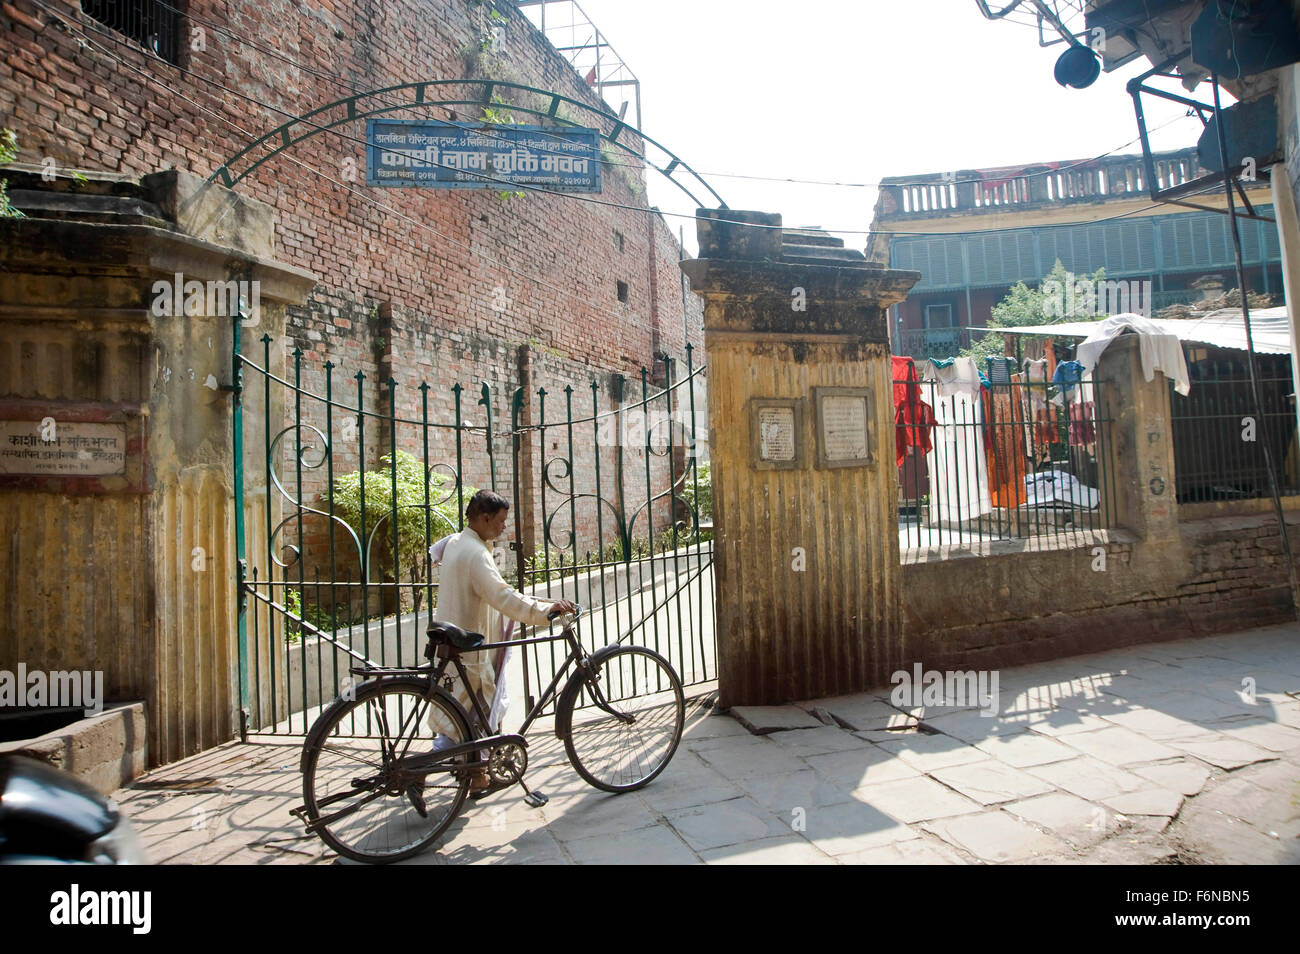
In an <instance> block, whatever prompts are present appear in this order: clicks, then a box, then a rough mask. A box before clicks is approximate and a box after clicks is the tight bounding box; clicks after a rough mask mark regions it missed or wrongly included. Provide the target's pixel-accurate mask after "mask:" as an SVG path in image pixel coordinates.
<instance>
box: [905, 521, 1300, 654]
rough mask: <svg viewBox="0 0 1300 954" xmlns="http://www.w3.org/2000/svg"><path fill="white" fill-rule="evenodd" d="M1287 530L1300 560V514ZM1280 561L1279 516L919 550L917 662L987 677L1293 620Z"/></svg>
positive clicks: (908, 585)
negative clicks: (989, 672)
mask: <svg viewBox="0 0 1300 954" xmlns="http://www.w3.org/2000/svg"><path fill="white" fill-rule="evenodd" d="M1287 529H1288V533H1289V534H1290V538H1291V546H1292V550H1293V552H1300V511H1297V512H1292V513H1288V514H1287ZM1101 554H1104V563H1103V562H1102V560H1101ZM1281 554H1282V548H1281V538H1280V537H1279V536H1278V532H1277V524H1276V521H1275V519H1274V518H1273V516H1272V515H1271V514H1261V515H1258V516H1237V517H1219V518H1213V519H1203V520H1192V521H1183V522H1182V523H1181V524H1179V535H1178V537H1177V538H1174V539H1160V540H1152V541H1144V540H1141V539H1139V538H1137V537H1136V536H1135V535H1133V534H1131V533H1127V532H1125V531H1119V530H1111V531H1102V532H1097V533H1094V534H1091V535H1089V539H1087V540H1081V541H1075V545H1073V546H1067V547H1063V548H1057V549H1050V548H1046V547H1039V548H1037V549H1035V548H1032V547H1028V546H1023V545H1022V546H1005V545H1004V546H1002V547H1001V548H993V549H989V550H988V551H987V552H985V553H983V554H977V553H975V552H973V551H967V552H966V554H962V552H961V551H956V550H955V549H954V550H949V551H929V552H924V553H921V552H917V551H912V552H910V553H907V554H905V557H904V559H905V560H906V561H909V562H906V563H905V565H904V566H903V568H902V570H903V587H902V592H903V618H904V631H905V633H906V643H905V644H906V645H907V647H908V650H909V655H910V656H911V657H912V659H910V660H909V662H921V663H923V664H924V665H925V666H926V667H928V668H934V669H970V668H979V669H988V668H995V667H999V666H1013V665H1019V664H1022V663H1029V662H1038V661H1042V660H1048V659H1055V658H1059V657H1062V656H1072V655H1078V654H1082V653H1091V652H1097V651H1099V650H1103V649H1113V648H1116V647H1121V646H1128V645H1134V644H1138V643H1147V642H1152V641H1155V640H1160V639H1162V638H1168V639H1184V638H1186V637H1187V636H1189V635H1210V634H1213V633H1220V632H1225V631H1231V630H1237V629H1245V628H1249V627H1252V626H1260V625H1265V624H1271V623H1277V622H1280V621H1285V620H1288V619H1293V618H1294V616H1293V613H1292V609H1291V601H1290V596H1289V593H1288V587H1289V583H1288V579H1287V573H1286V568H1285V566H1284V564H1283V558H1282V555H1281ZM1103 566H1104V568H1102V567H1103Z"/></svg>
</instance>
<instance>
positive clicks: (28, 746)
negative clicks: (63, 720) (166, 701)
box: [0, 702, 148, 795]
mask: <svg viewBox="0 0 1300 954" xmlns="http://www.w3.org/2000/svg"><path fill="white" fill-rule="evenodd" d="M147 745H148V733H147V732H146V731H145V717H144V703H143V702H126V703H122V704H120V705H115V706H109V707H108V708H106V709H105V710H104V711H103V712H101V713H99V714H98V715H94V716H90V717H89V718H86V719H80V720H78V721H76V722H74V723H72V724H71V725H68V726H64V727H63V728H61V729H55V730H54V731H53V732H47V733H46V734H45V735H42V736H38V737H37V738H34V739H23V740H21V741H18V742H2V743H0V754H4V755H10V754H12V755H26V756H29V757H31V758H34V759H39V760H40V761H42V762H48V763H49V764H50V765H53V766H54V767H55V768H57V769H62V770H63V771H65V772H69V773H71V774H72V775H74V776H76V777H77V778H79V779H80V780H81V781H83V782H85V783H86V784H87V785H89V786H90V787H91V788H93V789H95V790H96V791H98V792H100V793H102V794H104V795H108V794H110V793H111V792H115V791H117V790H118V789H119V788H121V787H122V786H123V785H126V784H127V783H128V782H130V781H131V780H132V779H134V778H136V777H137V776H139V775H141V774H142V773H143V772H144V771H145V768H146V767H147V766H146V760H147V756H148V748H147Z"/></svg>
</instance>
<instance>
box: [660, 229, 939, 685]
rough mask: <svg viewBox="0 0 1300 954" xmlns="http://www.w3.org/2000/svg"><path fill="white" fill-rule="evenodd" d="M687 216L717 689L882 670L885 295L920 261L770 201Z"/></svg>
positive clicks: (891, 547)
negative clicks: (860, 247) (883, 256)
mask: <svg viewBox="0 0 1300 954" xmlns="http://www.w3.org/2000/svg"><path fill="white" fill-rule="evenodd" d="M699 215H700V219H699V242H700V257H699V258H698V259H695V260H692V261H688V262H684V263H683V264H682V269H683V270H684V271H685V272H686V274H687V276H688V277H689V278H690V281H691V289H692V291H694V292H695V293H696V294H698V295H701V296H702V297H703V298H704V301H705V309H704V338H705V348H706V350H707V353H708V365H709V392H708V393H709V401H708V403H709V453H710V457H711V461H712V475H713V494H714V522H715V528H716V532H717V537H716V539H715V541H714V574H715V591H716V600H717V620H718V632H717V646H718V682H719V693H720V696H721V700H720V701H721V703H722V705H724V706H734V705H768V704H779V703H783V702H788V701H791V700H795V699H805V698H812V697H817V696H824V695H834V694H841V693H846V692H854V691H858V690H862V689H866V688H868V687H870V686H873V685H879V684H882V683H884V682H886V681H887V680H888V674H889V673H890V672H892V671H893V670H894V669H896V668H898V666H899V663H900V662H901V660H902V650H903V647H902V645H901V639H902V632H901V627H900V625H899V599H898V591H897V587H898V580H899V545H898V517H897V505H898V486H897V484H898V477H897V473H898V472H897V467H896V466H895V451H894V413H893V387H892V375H891V372H890V360H889V336H888V330H887V323H886V309H887V308H888V306H890V305H892V304H895V303H896V302H899V301H901V300H902V299H903V298H904V297H905V296H906V295H907V292H908V290H909V289H910V288H911V287H912V285H913V284H915V283H916V281H917V280H918V279H919V278H920V274H919V273H918V272H904V271H897V270H893V269H888V268H885V267H883V266H881V265H879V264H874V263H870V262H868V261H867V260H866V259H865V258H864V257H863V255H862V254H861V253H860V252H857V251H853V250H850V249H845V248H844V247H843V243H842V242H841V241H840V240H838V239H834V238H831V237H829V236H826V235H822V234H819V233H807V232H790V231H783V230H782V229H781V227H780V226H781V218H780V216H778V215H767V214H763V213H758V212H737V211H733V210H716V211H714V210H707V209H702V210H700V212H699Z"/></svg>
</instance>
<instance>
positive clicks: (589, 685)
mask: <svg viewBox="0 0 1300 954" xmlns="http://www.w3.org/2000/svg"><path fill="white" fill-rule="evenodd" d="M591 664H592V669H593V670H594V678H593V679H583V678H582V677H581V676H577V677H575V678H574V680H573V681H572V682H570V683H569V685H568V686H567V687H566V688H565V691H564V695H563V697H562V698H561V699H560V703H559V706H558V712H557V716H558V718H559V720H560V722H559V724H560V725H561V726H567V731H566V732H565V733H564V750H565V752H567V753H568V755H569V761H570V762H572V763H573V767H574V768H575V769H576V770H577V772H578V774H579V775H581V776H582V777H583V778H584V779H585V780H586V781H587V782H588V783H589V784H591V785H594V786H595V787H596V788H599V789H601V790H602V791H606V792H630V791H633V790H635V789H638V788H641V787H642V786H644V785H647V784H649V782H650V781H651V780H652V779H654V778H655V776H657V775H658V774H659V773H660V772H662V771H663V770H664V768H665V767H666V766H667V765H668V762H669V760H671V759H672V757H673V754H674V753H675V752H676V751H677V744H678V743H679V742H680V741H681V739H682V729H683V727H684V725H685V722H686V700H685V697H684V696H683V694H682V684H681V680H680V679H678V678H677V673H676V672H674V671H673V667H672V666H671V665H669V663H668V661H667V660H666V659H664V658H663V657H662V656H660V655H659V654H658V653H655V652H652V651H651V650H649V649H643V648H642V647H640V646H617V647H611V648H607V649H603V650H601V651H599V652H597V653H595V654H593V655H592V657H591Z"/></svg>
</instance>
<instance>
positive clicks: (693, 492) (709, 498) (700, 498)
mask: <svg viewBox="0 0 1300 954" xmlns="http://www.w3.org/2000/svg"><path fill="white" fill-rule="evenodd" d="M697 471H698V472H697V473H696V474H692V473H691V471H690V468H687V471H686V481H685V484H684V485H683V487H682V493H681V496H682V499H683V500H685V501H686V503H687V505H688V506H689V507H691V508H693V509H694V510H695V511H696V512H697V513H698V515H699V519H700V522H701V523H704V522H705V521H706V520H712V519H713V479H712V476H711V474H710V472H709V462H708V461H707V460H702V461H700V462H699V463H698V465H697ZM697 488H698V492H697Z"/></svg>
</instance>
